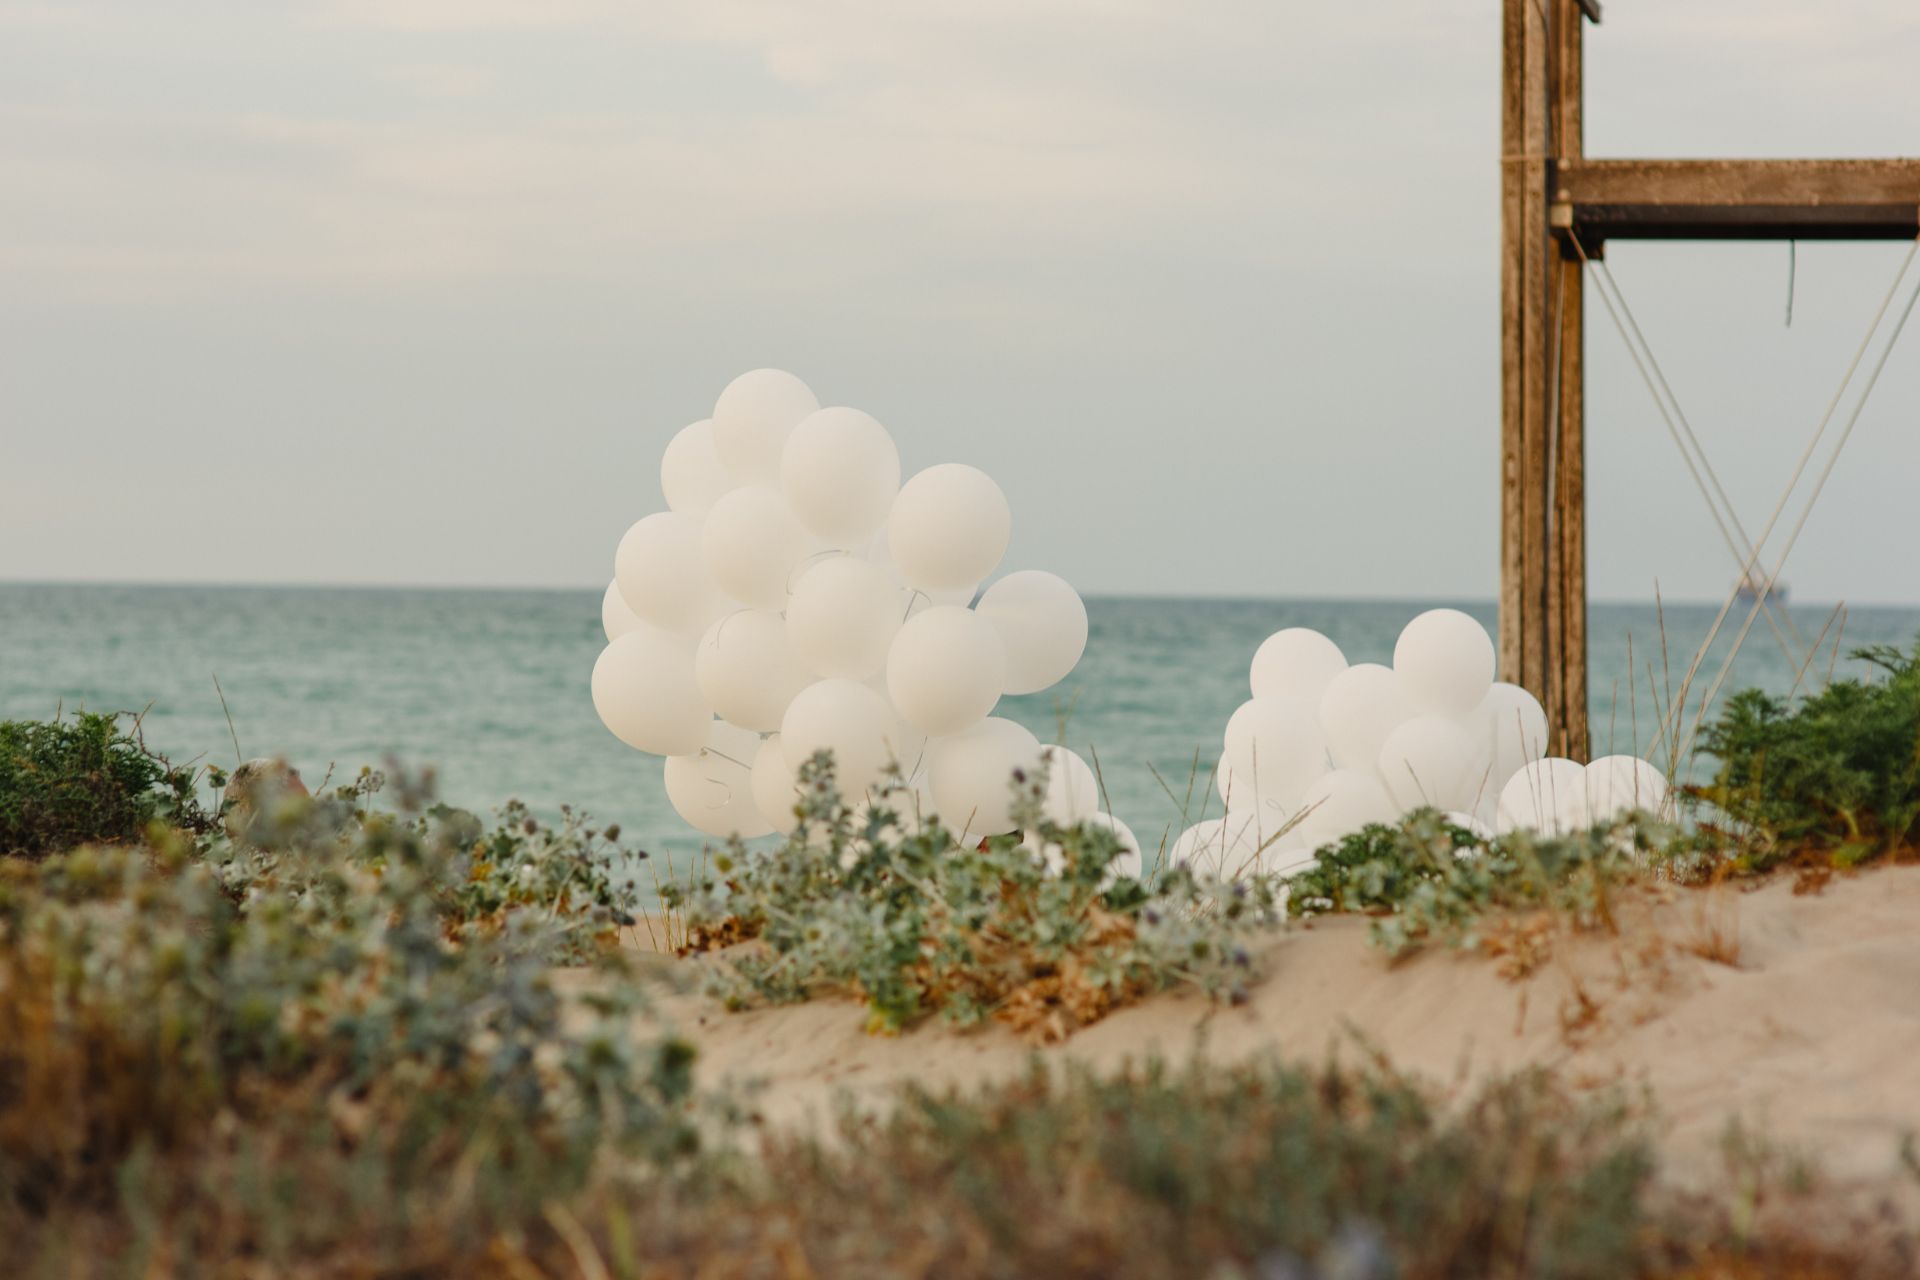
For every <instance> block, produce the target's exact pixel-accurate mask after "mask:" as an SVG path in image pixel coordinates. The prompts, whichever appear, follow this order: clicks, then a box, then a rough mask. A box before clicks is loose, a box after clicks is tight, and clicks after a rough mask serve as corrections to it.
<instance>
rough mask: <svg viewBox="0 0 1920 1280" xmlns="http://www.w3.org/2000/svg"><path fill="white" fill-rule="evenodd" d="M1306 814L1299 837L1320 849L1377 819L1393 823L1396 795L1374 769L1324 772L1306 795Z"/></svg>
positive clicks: (1301, 823)
mask: <svg viewBox="0 0 1920 1280" xmlns="http://www.w3.org/2000/svg"><path fill="white" fill-rule="evenodd" d="M1303 802H1304V804H1305V805H1306V807H1307V816H1306V817H1305V818H1303V819H1301V822H1300V827H1299V834H1300V840H1301V842H1302V843H1303V844H1306V845H1307V846H1309V847H1311V848H1314V849H1319V848H1322V847H1323V846H1326V845H1329V844H1333V843H1336V842H1337V841H1339V840H1341V839H1342V838H1344V837H1346V836H1349V835H1352V834H1353V833H1354V832H1356V831H1359V830H1360V829H1361V828H1362V827H1366V826H1369V825H1371V824H1373V823H1376V822H1392V821H1393V819H1394V817H1395V811H1394V805H1393V797H1391V796H1389V795H1388V794H1387V789H1386V788H1385V787H1384V786H1382V785H1381V783H1380V779H1379V778H1377V777H1375V776H1374V773H1373V770H1372V769H1365V770H1361V769H1335V770H1333V771H1332V772H1330V773H1326V774H1322V775H1321V776H1320V778H1319V779H1318V780H1316V781H1315V782H1314V784H1313V785H1312V786H1310V787H1308V788H1307V794H1306V795H1305V797H1303Z"/></svg>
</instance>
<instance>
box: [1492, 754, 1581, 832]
mask: <svg viewBox="0 0 1920 1280" xmlns="http://www.w3.org/2000/svg"><path fill="white" fill-rule="evenodd" d="M1591 825H1592V823H1591V822H1590V821H1589V820H1588V810H1587V774H1586V770H1585V769H1584V768H1582V767H1581V766H1580V764H1579V763H1578V762H1577V761H1573V760H1563V759H1560V758H1559V757H1557V756H1550V757H1548V758H1547V759H1545V760H1535V761H1534V762H1533V763H1531V764H1528V765H1526V766H1524V767H1522V768H1521V770H1520V771H1519V772H1518V773H1516V774H1514V775H1513V777H1512V778H1511V779H1510V780H1509V781H1508V782H1507V785H1506V786H1505V787H1504V788H1503V789H1502V790H1501V792H1500V818H1499V822H1498V823H1497V827H1498V830H1499V831H1500V832H1501V833H1502V834H1504V833H1506V832H1509V831H1520V830H1531V831H1538V832H1540V833H1541V834H1542V835H1550V836H1564V835H1572V834H1573V833H1575V832H1578V831H1585V830H1586V829H1587V828H1588V827H1589V826H1591Z"/></svg>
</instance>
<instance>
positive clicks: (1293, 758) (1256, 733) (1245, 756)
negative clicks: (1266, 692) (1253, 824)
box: [1226, 697, 1327, 811]
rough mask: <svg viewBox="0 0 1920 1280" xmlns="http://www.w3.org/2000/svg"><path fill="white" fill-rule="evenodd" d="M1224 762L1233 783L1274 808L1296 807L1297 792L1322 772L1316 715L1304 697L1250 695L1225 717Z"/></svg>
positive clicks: (1324, 751) (1320, 736)
mask: <svg viewBox="0 0 1920 1280" xmlns="http://www.w3.org/2000/svg"><path fill="white" fill-rule="evenodd" d="M1226 748H1227V767H1228V769H1229V770H1231V771H1232V775H1233V785H1234V787H1235V788H1236V789H1241V788H1244V789H1246V790H1249V791H1251V792H1252V795H1251V797H1249V798H1250V800H1251V801H1252V803H1253V804H1255V805H1258V806H1261V807H1269V806H1271V807H1273V808H1274V809H1275V810H1276V811H1290V810H1292V809H1295V808H1298V807H1299V804H1300V796H1301V793H1302V792H1304V791H1305V790H1306V789H1307V785H1308V784H1309V783H1311V782H1312V781H1313V780H1314V779H1315V778H1317V777H1319V776H1320V775H1321V774H1323V773H1325V772H1326V771H1327V743H1326V738H1325V736H1324V735H1323V734H1322V733H1321V731H1320V722H1319V717H1318V715H1317V714H1316V713H1315V709H1314V706H1313V704H1312V703H1310V702H1308V701H1306V700H1305V699H1304V698H1283V697H1265V698H1251V699H1249V700H1248V701H1246V702H1243V703H1241V704H1240V708H1239V710H1237V711H1235V712H1234V713H1233V717H1232V718H1231V719H1229V720H1228V721H1227V732H1226Z"/></svg>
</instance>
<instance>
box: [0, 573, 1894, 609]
mask: <svg viewBox="0 0 1920 1280" xmlns="http://www.w3.org/2000/svg"><path fill="white" fill-rule="evenodd" d="M0 587H82V588H86V587H98V588H131V589H134V590H142V589H146V590H173V591H178V590H213V591H221V590H232V591H316V592H320V591H342V592H344V591H421V592H440V593H453V592H471V593H480V592H498V593H500V594H503V595H504V594H513V593H519V594H530V593H545V594H549V595H562V594H566V595H572V594H590V593H595V592H604V591H605V590H606V588H605V587H604V586H592V585H586V584H580V585H561V584H553V583H547V584H530V583H446V582H440V583H426V582H266V581H257V580H241V579H233V580H219V579H201V580H192V579H174V580H168V579H157V578H156V579H129V578H0ZM1080 594H1081V596H1082V597H1083V598H1084V599H1088V600H1188V601H1207V602H1219V603H1246V604H1267V603H1272V604H1287V603H1300V604H1320V603H1327V604H1372V603H1393V604H1399V603H1407V604H1436V605H1444V604H1470V605H1490V606H1495V607H1497V606H1498V604H1499V600H1498V599H1497V597H1496V596H1493V595H1484V596H1480V595H1395V594H1384V593H1383V594H1373V595H1358V594H1356V595H1325V594H1302V595H1278V594H1235V593H1222V592H1183V591H1164V592H1159V591H1083V592H1081V593H1080ZM1659 599H1660V600H1661V601H1663V602H1664V603H1666V604H1672V605H1684V606H1688V607H1692V606H1700V605H1705V606H1711V607H1716V608H1717V607H1718V606H1719V605H1721V604H1723V603H1725V601H1724V598H1713V597H1705V596H1702V597H1697V598H1696V597H1682V596H1667V597H1660V598H1659ZM1587 603H1588V605H1589V606H1591V605H1650V604H1654V603H1656V597H1654V596H1651V595H1649V596H1645V597H1627V596H1604V597H1603V596H1589V597H1588V599H1587ZM1794 603H1796V602H1793V601H1789V602H1788V604H1789V606H1791V605H1792V604H1794ZM1797 603H1800V604H1802V605H1804V606H1806V607H1808V608H1818V609H1821V610H1831V609H1834V608H1837V607H1839V606H1841V605H1843V604H1844V605H1846V606H1847V607H1848V608H1862V609H1920V600H1891V599H1889V600H1865V601H1846V600H1804V601H1799V602H1797Z"/></svg>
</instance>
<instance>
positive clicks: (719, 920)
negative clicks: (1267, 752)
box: [669, 755, 1277, 1038]
mask: <svg viewBox="0 0 1920 1280" xmlns="http://www.w3.org/2000/svg"><path fill="white" fill-rule="evenodd" d="M800 781H801V794H802V796H803V797H804V798H803V801H802V803H801V805H800V808H799V816H800V819H801V822H800V825H799V827H798V828H797V829H796V832H795V834H794V835H793V836H792V837H790V838H789V839H788V840H787V841H786V842H785V844H783V845H782V846H781V847H779V848H778V849H775V850H773V851H771V852H770V853H768V854H766V855H764V856H756V855H750V854H748V853H747V852H746V851H745V849H743V848H742V847H740V846H739V845H738V844H735V845H734V846H733V847H732V848H731V849H730V850H728V851H727V852H725V853H723V854H722V855H721V856H720V857H718V858H716V859H715V860H714V861H713V863H712V873H711V874H710V875H708V876H706V877H704V878H702V879H700V880H697V881H695V882H692V883H690V884H687V885H684V886H679V887H677V888H676V889H674V890H673V891H672V892H671V895H670V897H669V902H670V903H672V904H673V905H675V906H679V907H683V908H684V909H685V910H686V911H687V914H688V920H689V923H690V924H691V925H692V926H693V927H694V928H695V929H696V930H697V931H704V932H706V933H708V934H710V935H712V936H716V937H718V938H721V939H723V940H725V939H732V938H736V937H749V936H750V937H752V938H754V939H756V941H755V942H754V943H753V944H752V945H750V946H746V947H742V948H739V949H737V950H736V951H734V952H731V953H729V954H727V955H726V956H724V957H718V958H716V960H715V962H714V963H713V964H712V965H711V972H712V974H713V977H714V981H715V983H716V985H717V987H718V988H719V990H720V992H721V994H722V995H723V996H725V998H727V999H728V1000H729V1001H730V1002H731V1003H732V1004H734V1005H735V1006H739V1005H743V1004H745V1003H747V1002H749V1001H752V1000H765V1001H774V1002H785V1001H795V1000H803V999H806V998H807V997H808V996H809V995H811V994H813V993H814V992H816V991H819V990H823V989H825V990H836V991H848V992H852V993H854V994H857V995H858V996H860V997H861V998H862V999H864V1000H865V1001H866V1004H867V1010H868V1027H869V1029H870V1030H873V1031H876V1032H882V1033H891V1032H896V1031H899V1030H901V1029H902V1028H904V1027H906V1026H908V1025H910V1024H912V1023H913V1022H915V1021H916V1020H918V1019H920V1018H923V1017H926V1016H928V1015H932V1014H938V1015H940V1016H942V1017H944V1018H946V1019H948V1020H949V1021H952V1022H956V1023H961V1024H966V1023H973V1022H978V1021H981V1020H982V1019H985V1018H989V1017H992V1018H998V1019H1000V1020H1001V1021H1003V1022H1006V1023H1009V1024H1011V1025H1012V1026H1014V1027H1016V1028H1019V1029H1022V1030H1033V1031H1036V1032H1038V1033H1040V1034H1041V1035H1043V1036H1045V1037H1047V1038H1059V1037H1061V1036H1064V1035H1067V1034H1070V1033H1071V1032H1072V1031H1073V1029H1074V1028H1076V1027H1079V1026H1083V1025H1085V1024H1087V1023H1089V1022H1092V1021H1094V1020H1096V1019H1098V1018H1100V1017H1101V1016H1103V1015H1104V1014H1105V1013H1106V1012H1107V1011H1108V1010H1109V1009H1111V1008H1113V1007H1114V1006H1115V1005H1118V1004H1123V1003H1125V1002H1127V1001H1129V1000H1132V999H1135V998H1137V997H1138V996H1140V995H1142V994H1144V993H1146V992H1149V991H1155V990H1158V989H1160V988H1162V987H1166V986H1169V985H1171V984H1174V983H1177V982H1185V983H1193V984H1196V985H1198V986H1200V987H1201V988H1203V989H1205V990H1206V991H1208V992H1209V993H1211V994H1214V995H1221V996H1226V997H1228V998H1242V997H1243V996H1244V992H1245V984H1246V983H1247V982H1248V981H1249V980H1250V978H1251V967H1252V961H1251V957H1250V954H1249V952H1248V950H1247V948H1246V946H1245V942H1246V941H1247V939H1248V937H1249V935H1250V934H1251V933H1252V932H1253V931H1254V930H1255V929H1257V928H1258V927H1259V926H1260V925H1262V924H1263V923H1271V922H1273V921H1275V920H1276V919H1277V910H1276V904H1275V897H1274V894H1273V889H1272V886H1271V884H1270V883H1269V882H1267V881H1265V880H1259V879H1256V880H1251V881H1247V882H1243V883H1229V882H1222V881H1209V880H1203V879H1200V878H1198V877H1196V876H1194V875H1193V874H1192V873H1191V872H1189V871H1186V870H1183V869H1173V870H1169V871H1167V872H1165V873H1163V874H1161V875H1160V876H1158V877H1157V878H1154V879H1151V880H1149V881H1146V882H1142V881H1141V880H1139V879H1136V878H1133V877H1130V876H1118V877H1116V876H1113V875H1110V874H1109V865H1110V864H1111V863H1112V862H1113V861H1114V859H1115V858H1117V857H1118V856H1119V855H1120V853H1121V851H1122V846H1121V844H1120V842H1119V840H1118V839H1117V838H1116V837H1115V836H1114V835H1113V833H1112V832H1111V831H1108V830H1106V829H1104V828H1101V827H1096V826H1085V825H1082V826H1076V827H1068V828H1063V827H1058V826H1055V825H1054V824H1053V823H1051V822H1047V821H1044V820H1042V819H1041V817H1040V813H1039V807H1040V797H1041V796H1042V795H1043V794H1044V792H1045V787H1046V780H1045V778H1044V777H1038V776H1036V777H1026V778H1022V779H1018V780H1017V781H1016V782H1015V784H1014V785H1015V787H1016V791H1017V797H1018V800H1017V805H1016V809H1015V815H1016V819H1017V820H1018V821H1019V822H1020V824H1021V827H1022V828H1023V829H1024V830H1029V831H1033V832H1035V833H1036V836H1037V840H1038V842H1039V846H1040V847H1043V848H1048V849H1050V850H1051V851H1052V852H1053V856H1052V857H1051V859H1049V858H1048V857H1046V856H1043V855H1042V854H1041V853H1040V852H1039V850H1038V849H1037V848H1036V847H1034V846H1033V845H1029V844H1023V843H1022V841H1021V839H1020V837H1018V836H996V837H994V838H993V839H990V840H988V841H986V843H985V847H984V848H983V849H981V850H978V851H960V850H956V849H955V848H954V841H953V837H952V836H951V835H949V834H948V833H947V832H946V831H945V830H943V829H942V828H941V826H940V825H939V823H938V822H937V821H933V820H929V821H928V822H926V823H919V822H915V821H912V820H911V819H910V818H909V817H906V816H903V814H902V812H901V810H900V799H901V794H902V793H900V792H898V791H895V792H891V793H888V794H886V795H883V796H881V797H880V798H879V799H878V800H877V801H876V802H875V803H874V805H873V806H872V807H871V808H868V809H862V810H853V809H850V808H849V807H848V806H847V805H845V804H844V803H843V802H842V801H841V799H840V796H839V793H838V791H837V790H836V788H835V787H834V783H833V773H832V765H831V762H830V761H829V760H828V759H827V757H826V756H824V755H821V756H817V757H815V758H814V759H813V760H811V761H809V762H807V764H806V765H804V766H803V767H802V769H801V774H800ZM1050 861H1051V862H1053V863H1057V870H1056V869H1054V867H1052V866H1050V865H1049V862H1050Z"/></svg>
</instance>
